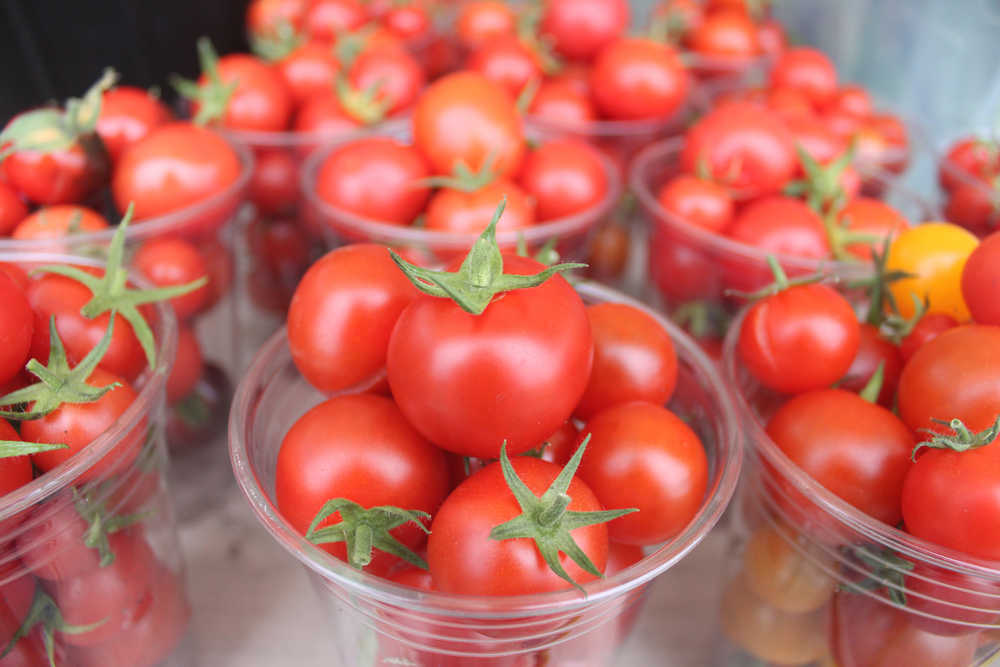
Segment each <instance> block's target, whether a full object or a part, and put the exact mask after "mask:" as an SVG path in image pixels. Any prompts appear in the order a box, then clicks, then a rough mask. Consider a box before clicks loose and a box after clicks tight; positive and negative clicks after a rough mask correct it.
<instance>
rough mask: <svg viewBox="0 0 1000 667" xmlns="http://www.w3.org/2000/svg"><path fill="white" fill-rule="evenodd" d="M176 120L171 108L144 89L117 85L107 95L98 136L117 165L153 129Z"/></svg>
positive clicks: (102, 105) (99, 123) (98, 126)
mask: <svg viewBox="0 0 1000 667" xmlns="http://www.w3.org/2000/svg"><path fill="white" fill-rule="evenodd" d="M171 120H173V114H172V113H170V109H168V108H167V106H166V105H165V104H164V103H163V102H161V101H160V100H159V99H157V98H156V97H154V96H153V95H151V94H150V93H149V92H148V91H145V90H143V89H142V88H135V87H132V86H118V87H117V88H112V89H111V90H108V91H106V92H105V93H104V98H103V100H102V101H101V114H100V116H98V118H97V134H98V135H99V136H100V137H101V141H103V142H104V147H105V148H107V150H108V156H109V157H110V158H111V162H112V163H113V164H114V163H117V162H118V159H119V158H120V157H121V155H122V153H124V152H125V149H126V148H128V147H129V146H131V145H132V144H134V143H136V142H137V141H139V140H140V139H142V138H143V137H145V136H146V135H147V134H149V133H150V131H151V130H152V129H153V128H154V127H159V126H160V125H163V124H164V123H168V122H170V121H171Z"/></svg>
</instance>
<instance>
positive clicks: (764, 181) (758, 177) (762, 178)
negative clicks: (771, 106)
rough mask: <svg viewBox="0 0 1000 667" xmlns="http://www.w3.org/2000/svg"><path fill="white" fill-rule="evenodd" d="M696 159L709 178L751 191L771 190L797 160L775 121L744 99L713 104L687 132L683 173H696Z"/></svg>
mask: <svg viewBox="0 0 1000 667" xmlns="http://www.w3.org/2000/svg"><path fill="white" fill-rule="evenodd" d="M701 161H704V162H705V164H707V166H708V170H709V174H710V177H711V180H713V181H716V182H718V183H722V184H724V185H727V186H729V187H731V188H733V189H735V190H737V191H738V192H746V193H747V194H752V195H764V194H773V193H777V192H778V191H779V190H780V189H781V188H782V187H784V185H785V183H787V182H788V181H789V179H791V178H792V176H793V175H794V174H795V173H796V171H797V169H798V164H799V161H798V158H797V157H796V155H795V146H794V144H793V143H792V137H791V135H790V134H789V132H788V130H787V129H786V128H785V126H784V124H783V123H782V122H781V120H780V119H779V118H778V117H776V116H775V115H774V114H772V113H770V112H768V111H766V110H764V109H761V108H760V107H758V106H756V105H754V104H751V103H747V102H733V103H728V104H725V105H723V106H720V107H716V109H715V110H713V111H711V112H709V113H708V114H707V115H705V116H703V117H702V118H701V119H700V120H699V121H698V122H697V123H695V124H694V125H693V126H692V127H691V129H690V130H688V134H687V139H686V141H685V143H684V150H683V152H682V153H681V164H682V166H683V169H684V171H686V172H688V173H697V171H698V163H699V162H701Z"/></svg>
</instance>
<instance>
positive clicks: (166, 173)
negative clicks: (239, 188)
mask: <svg viewBox="0 0 1000 667" xmlns="http://www.w3.org/2000/svg"><path fill="white" fill-rule="evenodd" d="M241 171H242V165H241V164H240V160H239V158H238V157H237V156H236V152H235V151H234V150H233V149H232V148H231V147H230V146H229V144H228V143H226V141H225V140H224V139H223V138H222V137H220V136H219V135H217V134H215V133H213V132H212V131H210V130H206V129H205V128H202V127H198V126H196V125H192V124H191V123H182V122H178V123H168V124H166V125H161V126H160V127H158V128H156V129H155V130H153V131H152V132H150V133H149V134H148V135H146V138H145V139H141V140H139V141H138V142H137V143H136V144H134V145H133V146H132V147H131V148H130V149H129V150H127V151H125V154H124V155H122V158H121V160H119V162H118V166H117V167H116V168H115V173H114V177H113V178H112V181H111V190H112V194H113V195H114V199H115V205H116V206H117V207H118V209H119V210H121V211H124V210H125V209H126V208H128V205H129V204H130V203H131V204H134V205H135V212H134V220H135V221H137V222H138V221H140V220H146V219H149V218H155V217H157V216H161V215H165V214H167V213H171V212H173V211H178V210H180V209H183V208H187V207H188V206H191V205H193V204H197V203H198V202H201V201H203V200H205V199H207V198H208V197H211V196H212V195H215V194H218V193H220V192H222V191H223V190H225V189H226V188H228V187H229V186H230V185H232V184H233V183H234V182H235V181H236V179H237V178H239V175H240V172H241Z"/></svg>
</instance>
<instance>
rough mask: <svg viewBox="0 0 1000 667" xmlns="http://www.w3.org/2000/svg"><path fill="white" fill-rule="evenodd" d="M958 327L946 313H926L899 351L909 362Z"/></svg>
mask: <svg viewBox="0 0 1000 667" xmlns="http://www.w3.org/2000/svg"><path fill="white" fill-rule="evenodd" d="M957 326H958V321H957V320H956V319H955V318H954V317H952V316H951V315H946V314H945V313H926V314H924V316H923V317H921V318H920V319H919V320H918V321H917V323H916V324H915V325H914V326H913V329H912V330H911V331H910V333H909V334H907V336H906V337H905V338H903V340H901V341H900V342H899V351H900V353H901V354H902V355H903V361H904V362H909V361H910V358H911V357H912V356H913V355H914V354H915V353H916V351H917V350H919V349H920V348H921V347H923V346H924V344H925V343H929V342H930V341H932V340H934V339H935V338H937V337H938V336H940V335H941V334H943V333H944V332H945V331H947V330H948V329H954V328H955V327H957Z"/></svg>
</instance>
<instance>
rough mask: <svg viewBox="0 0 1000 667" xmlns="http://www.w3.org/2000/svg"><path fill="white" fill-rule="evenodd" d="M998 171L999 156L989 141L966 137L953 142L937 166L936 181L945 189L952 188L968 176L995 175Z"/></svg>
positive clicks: (967, 178)
mask: <svg viewBox="0 0 1000 667" xmlns="http://www.w3.org/2000/svg"><path fill="white" fill-rule="evenodd" d="M998 171H1000V157H998V156H997V154H996V152H995V147H994V150H991V146H990V143H989V142H988V141H983V140H981V139H978V138H976V137H967V138H965V139H960V140H958V141H956V142H955V143H953V144H952V145H951V147H950V148H949V149H948V153H947V155H945V158H944V160H942V161H941V165H940V166H939V167H938V181H939V182H940V183H941V187H942V188H944V189H945V190H949V191H950V190H954V189H955V188H956V187H958V185H959V184H961V183H963V182H966V181H967V180H969V178H970V177H971V178H976V177H979V178H983V177H987V178H988V177H990V176H995V175H996V174H997V172H998Z"/></svg>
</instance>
